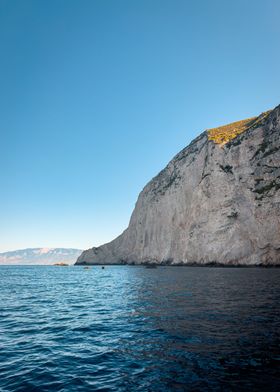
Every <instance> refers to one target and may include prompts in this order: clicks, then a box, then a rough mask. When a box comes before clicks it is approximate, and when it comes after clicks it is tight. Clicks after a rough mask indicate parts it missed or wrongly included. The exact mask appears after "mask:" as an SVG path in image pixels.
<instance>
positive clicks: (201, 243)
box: [76, 106, 280, 265]
mask: <svg viewBox="0 0 280 392" xmlns="http://www.w3.org/2000/svg"><path fill="white" fill-rule="evenodd" d="M140 263H157V264H196V263H197V264H208V263H211V264H226V265H274V264H275V265H280V106H278V107H276V108H275V109H274V110H272V111H270V112H266V113H263V114H262V115H261V116H259V117H256V118H253V119H249V120H244V121H240V122H237V123H233V124H230V125H228V126H224V127H220V128H216V129H213V130H209V131H205V132H204V133H202V134H201V135H200V136H199V137H198V138H196V139H195V140H194V141H193V142H192V143H191V144H190V145H189V146H188V147H186V148H184V149H183V150H182V151H181V152H180V153H179V154H177V155H176V156H175V157H174V158H173V159H172V160H171V161H170V162H169V164H168V165H167V166H166V168H165V169H164V170H162V171H161V172H160V173H159V174H158V175H157V176H156V177H155V178H153V179H152V180H151V181H150V182H149V183H148V184H147V185H146V186H145V188H144V189H143V190H142V192H141V193H140V195H139V198H138V200H137V203H136V206H135V209H134V211H133V213H132V216H131V219H130V223H129V227H128V228H127V229H126V230H125V231H124V232H123V233H122V234H121V235H120V236H119V237H117V238H116V239H115V240H113V241H112V242H110V243H108V244H105V245H102V246H100V247H98V248H92V249H89V250H86V251H84V252H83V253H82V254H81V256H80V257H79V258H78V260H77V262H76V264H140Z"/></svg>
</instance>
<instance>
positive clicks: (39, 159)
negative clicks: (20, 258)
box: [0, 0, 280, 251]
mask: <svg viewBox="0 0 280 392" xmlns="http://www.w3.org/2000/svg"><path fill="white" fill-rule="evenodd" d="M279 14H280V2H279V0H235V1H226V0H211V1H209V0H204V1H203V0H137V1H136V0H91V1H88V0H36V1H35V0H34V1H30V0H24V1H23V0H0V49H1V61H0V127H1V128H0V130H1V154H0V165H1V171H0V183H1V190H0V222H1V225H0V251H5V250H12V249H17V248H25V247H39V246H40V247H41V246H42V247H56V246H59V247H62V246H63V247H78V248H88V247H91V246H94V245H99V244H102V243H104V242H107V241H109V240H111V239H112V238H114V237H115V236H116V235H118V234H119V233H120V232H121V231H122V230H123V229H125V227H126V226H127V224H128V221H129V217H130V214H131V212H132V209H133V207H134V204H135V202H136V199H137V195H138V193H139V191H141V189H142V188H143V186H144V185H145V184H146V182H147V181H148V180H150V179H151V178H152V177H153V176H154V175H156V174H157V173H158V172H159V171H160V170H161V169H162V168H163V167H164V166H165V165H166V164H167V162H168V161H169V160H170V159H171V158H172V157H173V156H174V155H175V154H176V153H177V152H178V151H179V150H180V149H182V148H183V147H185V146H186V145H187V144H188V143H189V142H190V141H191V140H192V139H193V138H194V137H195V136H197V135H198V134H199V133H201V132H202V131H203V130H204V129H205V128H211V127H214V126H217V125H221V124H224V123H228V122H232V121H234V120H238V119H242V118H246V117H250V116H253V115H257V114H259V113H260V112H262V111H265V110H267V109H269V108H272V107H274V106H276V105H277V104H279V103H280V97H279V92H280V89H279V82H280V72H279V69H280V51H279V47H280V24H279Z"/></svg>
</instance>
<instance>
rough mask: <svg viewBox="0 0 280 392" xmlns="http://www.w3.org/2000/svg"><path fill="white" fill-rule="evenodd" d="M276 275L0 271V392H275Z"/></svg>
mask: <svg viewBox="0 0 280 392" xmlns="http://www.w3.org/2000/svg"><path fill="white" fill-rule="evenodd" d="M279 279H280V270H279V269H277V270H275V269H268V270H266V269H222V268H219V269H211V268H182V267H160V268H157V269H155V270H152V269H145V268H142V267H128V266H127V267H126V266H122V267H115V266H112V267H106V268H105V270H102V269H101V268H100V267H93V268H91V269H90V270H84V269H83V268H82V267H69V268H56V267H42V266H40V267H31V266H26V267H17V266H12V267H10V266H1V267H0V284H1V287H0V297H1V302H0V304H1V309H0V390H1V392H2V391H3V392H6V391H7V392H10V391H23V392H25V391H26V392H29V391H40V392H42V391H75V392H76V391H155V392H164V391H223V392H224V391H243V390H244V391H245V390H246V391H248V390H250V391H259V390H269V391H278V390H279V389H280V378H279V364H280V350H279V344H280V317H279V303H280V292H279Z"/></svg>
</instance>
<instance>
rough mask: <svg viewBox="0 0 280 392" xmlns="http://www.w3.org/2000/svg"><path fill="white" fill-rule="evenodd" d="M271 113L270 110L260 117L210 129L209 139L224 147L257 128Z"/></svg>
mask: <svg viewBox="0 0 280 392" xmlns="http://www.w3.org/2000/svg"><path fill="white" fill-rule="evenodd" d="M270 112H271V110H268V111H267V112H264V113H262V114H261V115H260V116H258V117H251V118H247V119H246V120H241V121H236V122H233V123H231V124H228V125H224V126H221V127H218V128H212V129H208V130H207V132H208V139H209V140H213V141H214V143H216V144H221V145H224V144H226V143H228V142H229V141H230V140H232V139H234V138H235V137H236V136H238V135H240V134H241V133H243V132H245V131H247V130H248V129H250V128H257V127H258V126H259V125H261V124H262V122H263V120H264V119H265V118H266V117H267V116H268V115H269V113H270Z"/></svg>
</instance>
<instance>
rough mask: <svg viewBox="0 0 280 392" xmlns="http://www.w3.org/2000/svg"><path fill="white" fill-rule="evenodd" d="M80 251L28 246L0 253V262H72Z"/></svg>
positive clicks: (39, 263) (30, 263) (40, 263)
mask: <svg viewBox="0 0 280 392" xmlns="http://www.w3.org/2000/svg"><path fill="white" fill-rule="evenodd" d="M81 253H82V250H80V249H72V248H28V249H20V250H15V251H11V252H4V253H0V264H14V265H15V264H22V265H26V264H27V265H32V264H37V265H44V264H49V265H51V264H54V263H58V262H59V263H62V262H63V263H68V264H74V262H75V261H76V260H77V258H78V257H79V256H80V254H81Z"/></svg>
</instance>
